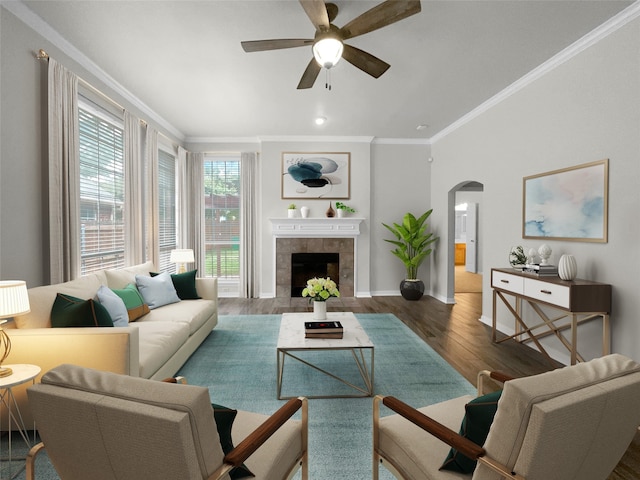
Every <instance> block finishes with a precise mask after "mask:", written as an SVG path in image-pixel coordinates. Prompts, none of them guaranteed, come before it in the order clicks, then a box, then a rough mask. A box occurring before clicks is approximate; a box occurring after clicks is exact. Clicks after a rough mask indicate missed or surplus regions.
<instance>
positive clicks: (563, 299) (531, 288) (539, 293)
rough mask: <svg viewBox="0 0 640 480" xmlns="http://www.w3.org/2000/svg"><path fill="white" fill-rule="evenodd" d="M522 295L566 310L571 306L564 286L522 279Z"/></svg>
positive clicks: (567, 289)
mask: <svg viewBox="0 0 640 480" xmlns="http://www.w3.org/2000/svg"><path fill="white" fill-rule="evenodd" d="M524 295H525V296H527V297H531V298H535V299H536V300H540V301H541V302H545V303H551V304H553V305H557V306H559V307H562V308H567V309H568V308H569V307H570V306H571V305H570V298H571V295H570V290H569V287H566V286H564V285H558V284H555V283H549V282H543V281H540V280H534V279H530V278H526V279H524Z"/></svg>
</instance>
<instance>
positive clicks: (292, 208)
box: [287, 203, 296, 218]
mask: <svg viewBox="0 0 640 480" xmlns="http://www.w3.org/2000/svg"><path fill="white" fill-rule="evenodd" d="M287 216H288V217H289V218H295V216H296V204H295V203H290V204H289V209H288V210H287Z"/></svg>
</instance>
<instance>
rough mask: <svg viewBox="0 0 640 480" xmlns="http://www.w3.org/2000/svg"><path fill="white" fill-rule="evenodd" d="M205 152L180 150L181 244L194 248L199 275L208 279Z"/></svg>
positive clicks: (179, 240)
mask: <svg viewBox="0 0 640 480" xmlns="http://www.w3.org/2000/svg"><path fill="white" fill-rule="evenodd" d="M203 162H204V153H193V152H187V151H186V150H185V149H183V148H182V147H180V148H178V189H179V192H178V198H180V199H181V200H182V201H181V203H180V215H179V222H178V231H179V236H178V244H179V247H180V248H192V249H193V253H194V255H195V260H196V262H195V265H196V268H197V269H198V272H199V275H202V276H204V271H205V269H204V265H205V253H206V252H205V245H204V226H205V222H204V184H203V171H204V168H203Z"/></svg>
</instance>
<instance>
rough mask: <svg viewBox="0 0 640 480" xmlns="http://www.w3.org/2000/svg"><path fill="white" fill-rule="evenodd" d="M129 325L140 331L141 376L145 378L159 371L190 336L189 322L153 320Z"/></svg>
mask: <svg viewBox="0 0 640 480" xmlns="http://www.w3.org/2000/svg"><path fill="white" fill-rule="evenodd" d="M152 314H153V312H151V314H150V315H152ZM129 325H130V326H131V327H134V328H138V329H139V332H140V333H139V335H138V336H139V339H140V340H139V341H140V346H139V348H140V353H139V356H140V376H141V377H145V378H149V377H151V376H152V375H153V374H154V373H155V372H156V371H158V369H160V367H162V366H163V365H164V364H165V362H166V361H167V358H170V357H171V356H173V354H174V353H176V352H177V351H178V350H179V349H180V348H181V347H182V345H183V344H184V343H185V342H186V341H187V340H188V338H189V325H188V324H187V323H181V322H156V321H153V322H135V323H131V324H129Z"/></svg>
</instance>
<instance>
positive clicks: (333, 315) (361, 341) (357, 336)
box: [277, 312, 374, 399]
mask: <svg viewBox="0 0 640 480" xmlns="http://www.w3.org/2000/svg"><path fill="white" fill-rule="evenodd" d="M327 320H332V321H339V322H341V323H342V326H343V328H344V334H343V337H342V338H339V339H338V338H305V336H304V322H310V321H313V313H283V314H282V320H281V322H280V334H279V335H278V346H277V356H278V366H277V369H278V370H277V375H278V382H277V383H278V399H284V398H292V397H283V396H282V378H283V373H284V364H285V358H286V357H290V358H292V359H294V360H296V361H298V362H300V363H303V364H304V365H307V366H308V367H310V368H313V369H314V370H317V371H319V372H322V373H323V374H325V375H328V376H329V377H331V378H334V379H336V380H338V381H340V382H342V383H344V384H345V385H348V386H349V387H351V388H353V389H354V390H355V391H356V392H357V393H355V394H353V395H331V394H329V393H327V394H326V395H319V396H307V397H308V398H342V397H372V396H373V361H374V345H373V343H371V340H369V337H368V336H367V333H366V332H365V331H364V329H363V328H362V325H360V323H359V322H358V320H357V319H356V317H355V315H354V314H353V313H351V312H329V313H327ZM310 350H322V351H324V350H326V351H328V352H331V351H337V350H350V351H351V353H352V355H353V358H354V360H355V362H356V365H357V367H358V370H359V372H360V375H361V377H362V380H363V382H364V387H363V386H358V385H354V384H353V383H351V382H348V381H346V380H345V379H343V378H341V377H340V375H339V373H331V372H328V371H327V370H324V369H322V368H320V367H318V366H316V365H313V364H312V363H310V362H309V361H307V360H305V359H302V358H300V357H298V356H296V355H294V353H293V352H303V351H310ZM366 351H368V353H369V355H368V357H369V359H368V361H367V358H366V357H367V355H365V352H366ZM300 394H301V395H304V392H301V393H300Z"/></svg>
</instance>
